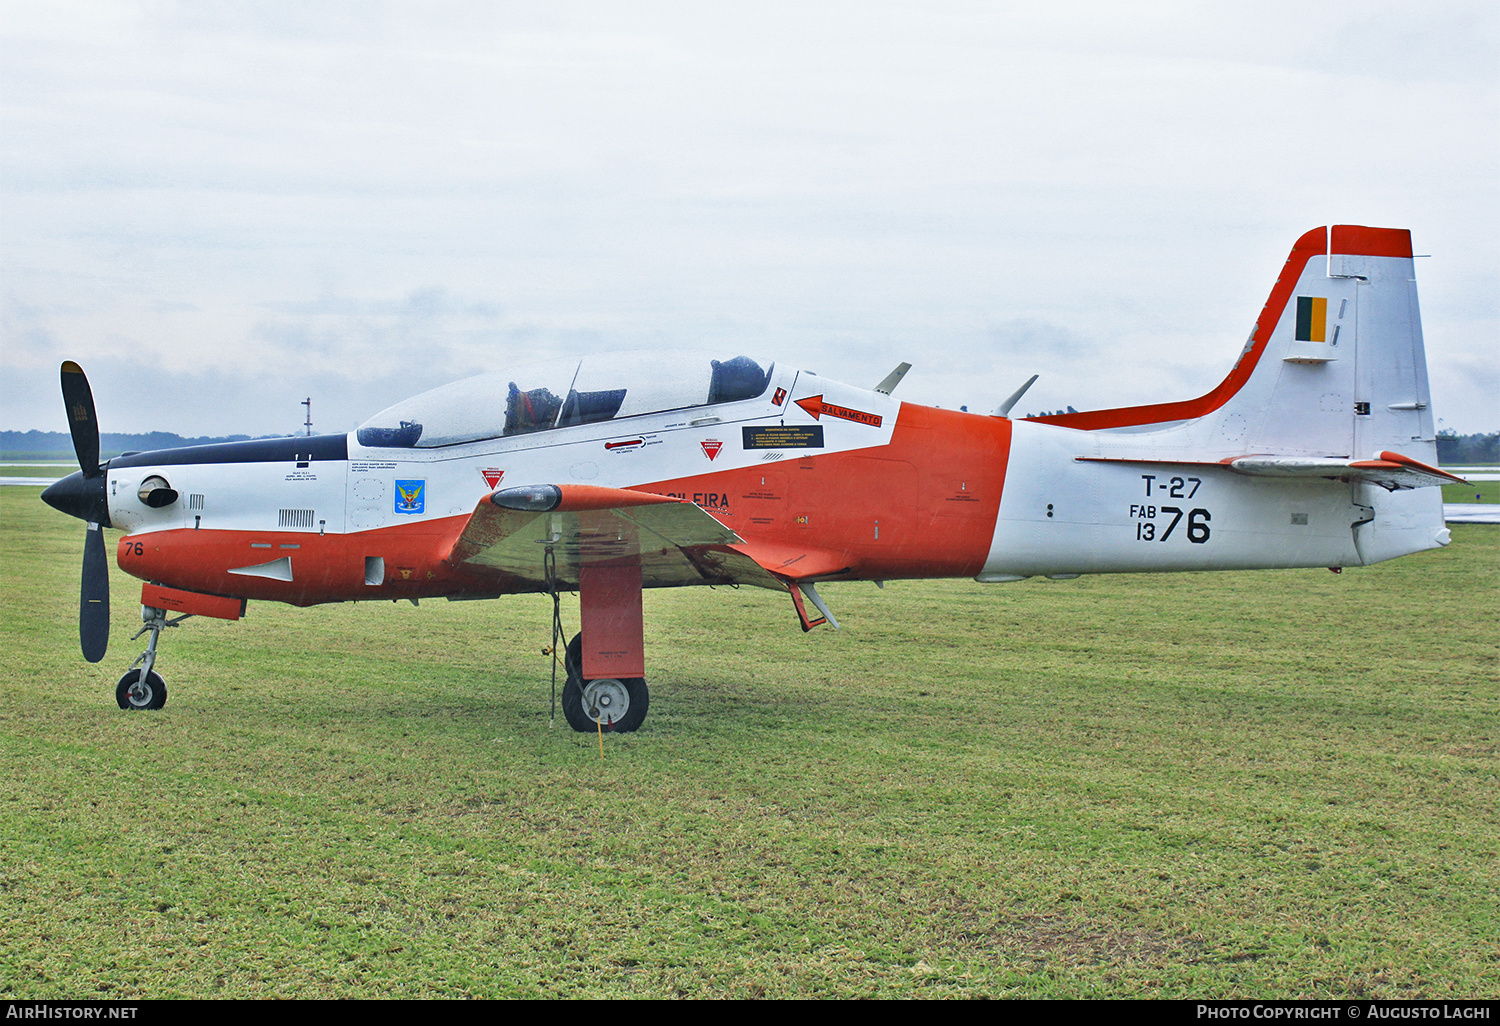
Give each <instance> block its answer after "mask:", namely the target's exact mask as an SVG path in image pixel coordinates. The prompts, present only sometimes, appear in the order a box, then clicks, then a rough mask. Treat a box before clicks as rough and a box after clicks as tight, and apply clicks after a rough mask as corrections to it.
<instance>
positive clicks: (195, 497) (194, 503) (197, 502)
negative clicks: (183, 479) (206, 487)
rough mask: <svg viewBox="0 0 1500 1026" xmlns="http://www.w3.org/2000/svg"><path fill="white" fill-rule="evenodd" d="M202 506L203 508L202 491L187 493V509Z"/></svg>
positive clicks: (200, 507)
mask: <svg viewBox="0 0 1500 1026" xmlns="http://www.w3.org/2000/svg"><path fill="white" fill-rule="evenodd" d="M202 508H203V493H202V492H192V493H190V494H189V495H188V509H202Z"/></svg>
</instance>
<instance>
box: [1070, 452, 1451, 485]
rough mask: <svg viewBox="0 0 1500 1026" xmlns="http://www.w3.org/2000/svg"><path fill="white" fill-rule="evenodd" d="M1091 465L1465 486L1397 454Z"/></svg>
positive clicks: (1109, 459) (1106, 459)
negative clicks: (1362, 457) (1218, 469)
mask: <svg viewBox="0 0 1500 1026" xmlns="http://www.w3.org/2000/svg"><path fill="white" fill-rule="evenodd" d="M1078 459H1079V460H1082V461H1085V462H1090V463H1155V464H1168V465H1172V466H1193V467H1228V468H1229V469H1230V470H1232V471H1234V472H1235V473H1236V474H1244V475H1246V476H1248V477H1276V478H1282V479H1290V480H1296V479H1302V480H1308V479H1314V480H1316V479H1325V478H1326V479H1331V480H1336V481H1368V482H1370V483H1371V484H1378V485H1380V486H1381V487H1382V488H1385V489H1387V490H1389V491H1396V490H1397V489H1399V488H1427V487H1431V486H1433V485H1445V484H1467V483H1468V482H1466V481H1465V480H1464V479H1463V478H1461V477H1455V476H1454V475H1452V474H1450V473H1448V472H1447V471H1446V470H1441V469H1439V468H1437V467H1433V466H1429V465H1428V464H1426V463H1423V462H1421V461H1420V460H1414V459H1412V458H1411V457H1410V456H1403V455H1401V454H1400V453H1399V452H1381V453H1378V454H1377V455H1376V456H1375V458H1374V459H1368V460H1345V459H1338V458H1337V457H1324V456H1232V457H1230V458H1228V459H1223V460H1162V459H1154V460H1153V459H1149V458H1145V457H1116V456H1080V457H1078Z"/></svg>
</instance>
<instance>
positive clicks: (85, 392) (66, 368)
mask: <svg viewBox="0 0 1500 1026" xmlns="http://www.w3.org/2000/svg"><path fill="white" fill-rule="evenodd" d="M62 394H63V405H64V406H66V407H67V410H68V429H69V430H70V431H72V432H73V452H74V453H76V454H77V456H78V468H79V469H80V470H82V471H83V476H84V477H98V476H99V420H98V418H97V417H95V416H94V393H93V391H92V390H91V389H90V388H89V379H88V378H87V377H85V376H84V373H83V368H82V367H80V366H78V364H76V363H74V362H73V361H72V360H67V361H64V363H63V365H62ZM101 544H102V542H101Z"/></svg>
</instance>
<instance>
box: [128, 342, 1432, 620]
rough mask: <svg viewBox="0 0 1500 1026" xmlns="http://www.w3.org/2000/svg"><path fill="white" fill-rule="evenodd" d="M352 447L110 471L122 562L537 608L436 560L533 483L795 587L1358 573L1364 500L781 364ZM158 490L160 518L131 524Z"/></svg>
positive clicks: (223, 579)
mask: <svg viewBox="0 0 1500 1026" xmlns="http://www.w3.org/2000/svg"><path fill="white" fill-rule="evenodd" d="M815 414H816V415H815ZM401 423H403V424H405V423H407V422H406V421H402V422H401ZM1164 430H1166V431H1170V430H1172V429H1171V428H1170V427H1168V428H1166V429H1164ZM362 435H363V436H364V437H366V438H367V439H368V438H369V437H370V435H371V433H370V432H368V431H360V432H351V433H349V434H348V435H325V436H318V437H312V438H285V439H269V440H260V441H253V442H242V443H230V444H223V445H213V446H202V447H194V448H186V449H174V450H165V451H159V452H150V453H140V454H135V455H130V456H126V457H121V458H117V459H115V460H113V461H112V462H111V463H110V464H109V466H108V469H107V481H108V483H107V488H108V501H109V515H110V520H111V522H112V525H113V526H114V527H117V528H122V529H124V530H125V531H126V535H125V537H123V538H122V539H121V540H120V542H119V546H118V561H119V565H120V566H121V568H122V569H124V570H126V571H127V572H129V573H131V574H133V575H135V576H137V577H140V578H142V579H144V580H148V581H155V582H159V583H161V584H165V585H167V586H170V587H174V588H180V589H184V590H188V591H194V592H203V593H209V594H214V595H230V596H235V597H241V598H248V599H259V600H273V601H281V602H289V603H293V604H296V605H312V604H316V603H322V602H340V601H349V600H362V599H401V598H422V597H434V596H450V597H466V596H475V597H477V596H489V595H499V594H506V593H511V592H518V591H535V590H537V584H536V582H535V580H534V579H533V580H521V579H518V578H508V577H507V576H506V575H505V574H504V573H502V572H500V571H491V570H487V569H485V568H484V567H476V566H473V565H462V564H457V563H454V562H451V561H450V560H449V558H448V557H449V556H450V554H451V551H452V549H453V544H454V541H455V539H456V538H457V537H458V536H459V535H460V534H461V533H462V531H463V529H464V526H465V524H466V523H467V522H468V519H469V517H470V515H471V513H472V512H473V511H474V509H475V507H476V504H477V503H479V502H480V501H481V500H482V499H484V497H485V496H486V495H488V494H490V493H493V492H494V491H496V490H497V489H500V488H510V487H514V486H518V485H528V484H588V485H598V486H604V487H609V488H624V489H632V490H636V491H645V492H651V493H655V494H659V495H670V496H674V497H678V498H681V499H683V500H686V501H690V502H693V503H695V504H696V505H698V506H699V507H701V508H702V509H704V510H705V511H707V512H708V513H709V514H710V515H711V516H713V517H714V518H715V519H716V520H718V521H719V522H720V523H721V524H723V525H724V526H725V527H727V528H729V529H730V530H732V531H734V532H735V533H736V534H737V535H738V536H739V537H740V538H741V539H743V540H744V541H745V543H746V545H747V547H749V548H750V549H751V551H752V552H753V555H754V556H755V558H756V559H757V560H758V561H760V562H761V563H762V565H768V564H774V572H775V573H776V574H777V575H778V576H781V577H784V578H786V579H789V580H799V579H800V580H812V581H817V580H886V579H901V578H935V577H975V578H978V579H979V580H981V581H1004V580H1016V579H1020V578H1023V577H1027V576H1034V575H1049V576H1057V577H1067V576H1072V575H1075V574H1083V573H1098V572H1122V571H1153V570H1161V571H1166V570H1193V569H1219V568H1251V567H1290V566H1331V567H1336V566H1345V565H1354V564H1358V563H1360V562H1361V559H1360V556H1359V553H1358V551H1357V549H1356V546H1355V543H1354V530H1353V525H1355V524H1356V523H1357V522H1358V521H1360V520H1361V519H1362V512H1361V510H1362V507H1361V505H1360V503H1358V502H1357V501H1356V499H1357V494H1356V492H1357V486H1354V487H1351V486H1350V485H1349V484H1344V483H1340V482H1338V481H1327V482H1319V483H1315V484H1312V485H1309V484H1308V483H1306V482H1296V483H1277V482H1269V483H1268V482H1265V481H1256V480H1252V479H1247V478H1244V477H1240V476H1238V475H1236V474H1234V473H1232V472H1230V471H1229V470H1228V468H1217V467H1211V466H1210V467H1201V466H1198V467H1190V468H1186V469H1185V468H1184V467H1182V466H1178V465H1175V464H1173V463H1172V462H1170V460H1166V461H1164V462H1162V463H1161V464H1159V465H1152V464H1144V463H1140V462H1129V463H1122V462H1109V461H1107V460H1105V461H1101V460H1099V459H1096V458H1094V457H1095V456H1097V454H1098V453H1099V452H1100V451H1101V444H1103V445H1104V448H1105V450H1107V448H1108V445H1107V442H1108V439H1107V438H1104V442H1103V443H1101V437H1103V436H1102V435H1101V433H1098V432H1088V431H1079V430H1074V429H1070V428H1065V427H1057V426H1052V425H1047V424H1039V423H1035V422H1028V421H1018V422H1012V421H1011V420H1009V419H1007V418H1003V417H989V416H978V415H972V414H968V413H964V412H960V411H953V410H944V409H936V408H932V407H925V406H920V405H915V404H911V403H902V402H899V401H897V400H895V399H892V398H891V397H890V396H888V395H884V394H881V393H878V392H873V391H869V390H866V389H861V388H856V387H853V386H848V385H843V384H840V383H837V382H833V381H830V380H828V379H826V378H823V377H821V376H818V375H815V374H810V373H808V372H803V371H798V370H796V369H794V368H790V367H785V366H782V365H780V364H777V365H774V366H773V367H771V368H770V370H769V371H768V372H767V384H766V386H765V388H764V391H763V392H762V393H761V394H759V395H757V396H755V397H752V398H743V399H732V400H730V401H723V402H717V403H712V404H700V405H695V406H692V407H689V408H685V409H684V408H679V409H672V410H665V411H655V412H646V413H640V414H635V415H630V416H616V417H613V418H608V419H601V420H598V421H595V422H591V423H582V424H576V425H573V426H557V427H553V428H550V429H547V430H530V431H526V432H524V433H516V434H511V435H504V434H500V435H499V436H497V437H490V438H482V439H475V440H472V441H457V442H451V443H446V444H441V445H435V446H431V447H427V448H422V447H418V446H413V445H409V444H394V445H392V444H375V445H371V444H363V443H362V442H361V441H360V438H361V436H362ZM377 440H380V441H391V440H395V441H397V442H400V441H401V439H399V438H395V437H394V432H388V433H387V435H384V436H378V439H377ZM1168 448H1170V446H1168ZM153 477H159V478H161V479H163V480H165V481H166V482H168V483H169V484H170V487H171V488H172V489H173V490H175V491H176V492H177V493H178V498H177V500H176V501H175V502H173V503H171V504H170V505H167V506H164V507H161V508H151V507H149V506H148V505H146V503H145V502H144V501H143V500H142V498H141V496H140V490H141V488H142V484H143V482H145V481H148V480H149V479H151V478H153ZM1435 496H1436V493H1435V491H1433V490H1427V493H1426V495H1425V496H1423V498H1425V499H1426V500H1428V501H1429V502H1430V501H1431V500H1433V499H1435ZM1364 519H1368V518H1367V517H1364ZM565 583H566V582H565Z"/></svg>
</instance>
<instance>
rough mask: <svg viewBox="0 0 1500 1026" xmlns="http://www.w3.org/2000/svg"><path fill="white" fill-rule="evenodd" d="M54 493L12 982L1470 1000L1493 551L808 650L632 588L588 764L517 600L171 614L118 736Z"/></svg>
mask: <svg viewBox="0 0 1500 1026" xmlns="http://www.w3.org/2000/svg"><path fill="white" fill-rule="evenodd" d="M39 491H40V490H39V489H35V488H5V489H0V573H3V581H4V590H3V594H0V644H3V645H4V646H5V647H4V651H5V654H6V656H7V659H6V663H7V666H8V669H7V670H6V688H5V690H6V698H5V701H4V702H3V703H0V752H3V754H4V762H3V765H4V778H3V785H0V810H3V811H0V816H3V821H0V838H3V840H0V845H3V848H0V850H3V853H4V857H3V860H0V924H3V925H0V996H3V997H5V998H11V999H14V998H44V997H71V998H90V997H107V998H144V997H171V996H234V997H269V996H285V997H376V996H384V995H391V996H412V997H421V996H467V995H474V996H577V997H627V996H638V997H671V996H676V995H683V996H694V997H719V996H723V997H746V996H768V997H796V996H885V997H894V996H917V997H940V996H996V997H999V996H1025V997H1071V996H1153V997H1155V996H1161V997H1169V996H1170V997H1187V996H1217V997H1228V996H1252V997H1295V996H1324V997H1339V998H1343V997H1370V996H1381V997H1417V996H1428V997H1450V996H1461V997H1475V996H1484V997H1495V996H1497V995H1500V946H1497V944H1496V937H1497V936H1500V915H1497V910H1496V903H1497V895H1500V811H1497V801H1496V795H1497V793H1500V665H1497V631H1496V623H1497V612H1500V609H1497V606H1500V601H1497V597H1500V587H1497V585H1500V529H1497V528H1494V527H1490V526H1482V525H1480V526H1465V525H1455V526H1454V529H1453V534H1454V543H1453V544H1452V546H1450V547H1449V548H1447V549H1445V550H1442V551H1438V552H1430V553H1424V554H1422V555H1419V556H1415V557H1410V558H1407V559H1404V560H1398V561H1395V562H1392V563H1387V564H1383V565H1381V566H1378V567H1373V568H1368V569H1363V570H1350V571H1348V572H1346V573H1344V574H1342V575H1338V576H1335V575H1334V574H1330V573H1328V572H1327V571H1325V570H1318V571H1284V572H1266V573H1232V574H1187V575H1177V576H1163V577H1147V576H1099V577H1085V578H1082V579H1080V580H1077V581H1071V582H1048V581H1027V582H1024V583H1021V584H1013V585H991V586H981V585H976V584H973V583H971V582H967V581H955V582H930V583H910V582H897V583H893V584H892V585H890V586H889V587H887V588H886V589H885V590H884V591H879V590H877V589H876V588H875V587H874V586H873V585H830V586H827V587H826V588H825V589H823V590H824V594H825V597H826V598H827V599H828V601H829V602H830V604H831V605H832V607H833V609H834V611H835V613H836V614H837V615H838V616H839V618H840V620H841V621H842V622H843V623H844V626H845V629H844V630H843V631H840V632H834V631H831V630H828V629H826V628H822V629H819V630H818V631H815V632H813V633H812V634H809V635H805V636H804V635H803V634H802V633H801V632H800V631H798V630H797V628H796V626H795V622H794V617H793V613H792V609H791V604H790V602H789V601H788V600H787V599H786V597H785V596H781V595H776V594H772V593H769V592H763V591H757V590H752V589H745V590H740V591H735V590H728V589H725V590H718V591H709V590H707V589H691V590H688V589H684V590H679V591H669V592H654V593H649V594H648V596H647V600H646V602H647V630H648V668H649V671H650V673H651V677H652V710H651V715H650V717H649V718H648V720H647V722H646V725H645V727H644V728H643V729H642V730H641V731H640V732H639V733H637V734H634V735H620V736H613V735H611V736H606V737H605V739H604V757H603V759H602V760H601V759H600V754H599V747H598V741H597V739H596V738H595V737H593V736H580V735H575V734H573V733H572V732H571V731H569V730H568V729H567V728H566V726H565V725H563V724H562V722H561V719H560V718H559V723H558V726H557V727H556V728H549V726H548V717H547V675H548V669H549V665H550V664H549V661H548V660H547V659H545V658H543V657H542V656H540V655H539V654H538V653H539V650H540V648H541V647H542V646H543V645H544V644H546V643H547V641H548V640H549V633H548V612H549V610H548V603H547V602H546V601H545V600H544V599H542V598H540V597H535V596H529V597H520V598H514V599H509V600H501V601H496V602H477V603H446V602H426V603H424V604H423V605H422V607H421V608H420V609H416V608H412V607H411V606H410V605H408V604H404V603H403V604H401V605H391V604H362V605H358V606H355V605H343V606H332V607H324V608H318V609H310V610H297V609H292V608H287V607H278V606H272V605H266V604H258V603H252V605H251V607H250V614H249V617H248V618H247V619H246V620H244V621H242V622H240V623H225V622H220V621H212V620H190V621H188V622H187V623H186V624H185V625H184V626H183V627H182V628H180V629H177V630H174V631H170V632H169V633H168V634H167V635H166V636H165V637H164V639H163V649H164V655H163V660H162V664H161V667H160V668H161V670H162V672H163V674H164V675H165V676H166V679H167V683H168V686H169V688H170V689H171V699H170V701H169V703H168V705H167V708H166V709H165V710H163V711H161V712H159V713H124V712H121V711H120V710H119V709H117V708H116V707H115V703H114V697H113V687H114V681H115V679H116V678H118V676H119V675H120V674H121V673H122V672H123V671H124V669H125V667H126V666H127V665H128V664H129V662H130V660H131V659H132V658H133V657H134V655H135V654H136V653H137V652H138V651H139V649H140V646H141V642H135V643H131V642H129V641H128V638H129V635H130V633H132V632H133V631H134V629H135V627H136V626H138V624H139V618H138V608H139V607H138V599H139V590H138V582H134V581H132V580H131V579H129V578H126V577H124V576H122V575H118V574H117V575H116V578H115V580H114V586H115V587H114V592H113V599H114V615H115V621H114V632H113V636H112V648H111V650H110V653H109V655H108V657H107V658H106V660H105V661H104V662H103V663H101V664H99V665H98V666H90V665H89V664H87V663H85V662H83V660H82V658H81V657H80V656H79V655H78V651H77V639H76V626H75V622H76V616H77V576H78V567H79V563H80V560H81V550H82V542H83V534H84V531H83V527H82V525H81V524H79V523H78V522H77V521H74V520H70V519H69V518H67V517H64V516H62V515H60V514H56V513H54V512H52V511H51V510H48V509H47V508H46V507H45V506H43V505H42V504H41V503H40V502H39V501H37V498H36V496H37V495H38V493H39ZM116 536H117V535H116V533H115V532H111V533H110V538H111V545H112V541H113V538H114V537H116ZM565 619H566V621H567V622H568V623H569V624H570V625H576V623H577V613H576V604H574V605H572V606H571V607H566V606H565Z"/></svg>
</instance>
